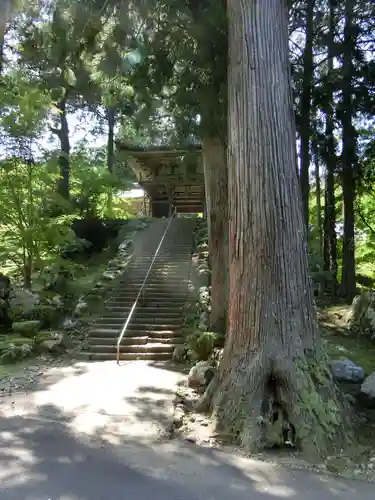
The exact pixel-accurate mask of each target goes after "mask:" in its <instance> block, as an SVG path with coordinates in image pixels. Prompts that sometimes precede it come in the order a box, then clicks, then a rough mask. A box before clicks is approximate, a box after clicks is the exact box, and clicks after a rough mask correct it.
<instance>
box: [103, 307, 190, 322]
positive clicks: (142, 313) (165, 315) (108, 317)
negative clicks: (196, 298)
mask: <svg viewBox="0 0 375 500" xmlns="http://www.w3.org/2000/svg"><path fill="white" fill-rule="evenodd" d="M129 312H130V311H126V312H125V313H124V314H123V315H118V313H117V314H116V315H115V316H111V315H107V314H105V315H103V316H100V318H98V319H97V320H95V324H96V325H101V324H106V323H111V324H112V325H114V324H116V325H117V324H122V323H124V321H126V319H127V317H128V315H129ZM135 317H138V318H142V319H147V321H148V320H151V322H153V321H152V319H153V318H156V321H155V322H154V323H158V322H160V321H164V320H167V319H168V320H170V319H171V320H176V319H181V318H182V315H181V313H171V312H165V313H161V314H160V313H146V312H145V311H142V310H138V309H136V310H135V311H134V312H133V318H135Z"/></svg>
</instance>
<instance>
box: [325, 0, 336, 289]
mask: <svg viewBox="0 0 375 500" xmlns="http://www.w3.org/2000/svg"><path fill="white" fill-rule="evenodd" d="M336 3H337V2H336V0H330V3H329V21H328V33H327V53H328V80H327V84H326V93H327V96H326V106H325V116H326V130H325V132H326V142H325V150H324V161H325V164H326V176H325V193H324V224H323V226H324V244H323V255H324V270H325V271H326V273H327V279H326V283H325V292H326V293H327V294H328V295H331V296H335V295H336V293H337V235H336V196H335V173H336V168H337V156H336V141H335V136H334V131H335V124H334V103H333V80H334V65H333V60H334V54H335V24H336V23H335V12H336Z"/></svg>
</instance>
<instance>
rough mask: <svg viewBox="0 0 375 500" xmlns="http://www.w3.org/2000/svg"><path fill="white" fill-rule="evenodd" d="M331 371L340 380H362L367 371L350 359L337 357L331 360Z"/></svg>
mask: <svg viewBox="0 0 375 500" xmlns="http://www.w3.org/2000/svg"><path fill="white" fill-rule="evenodd" d="M331 371H332V375H333V378H334V379H335V380H337V381H340V382H357V383H358V382H362V381H363V380H364V378H365V371H364V369H363V368H362V367H361V366H358V365H356V364H355V363H353V361H351V360H350V359H337V360H333V361H331Z"/></svg>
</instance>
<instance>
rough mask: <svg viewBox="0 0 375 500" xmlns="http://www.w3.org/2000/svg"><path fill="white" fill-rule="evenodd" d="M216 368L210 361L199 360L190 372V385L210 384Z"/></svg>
mask: <svg viewBox="0 0 375 500" xmlns="http://www.w3.org/2000/svg"><path fill="white" fill-rule="evenodd" d="M215 371H216V370H215V368H214V367H213V366H212V364H211V363H210V362H209V361H199V362H198V363H197V364H196V365H195V366H193V367H192V369H191V370H190V372H189V375H188V385H189V387H202V386H205V385H208V383H209V382H210V380H211V379H212V377H213V376H214V375H215Z"/></svg>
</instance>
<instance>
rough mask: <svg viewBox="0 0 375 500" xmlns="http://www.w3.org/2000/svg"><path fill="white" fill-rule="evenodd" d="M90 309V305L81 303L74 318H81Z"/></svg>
mask: <svg viewBox="0 0 375 500" xmlns="http://www.w3.org/2000/svg"><path fill="white" fill-rule="evenodd" d="M87 309H88V304H87V303H86V302H84V301H83V300H81V301H79V302H78V304H77V305H76V307H75V309H74V313H73V314H74V316H80V315H81V314H83V313H85V312H86V311H87Z"/></svg>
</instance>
